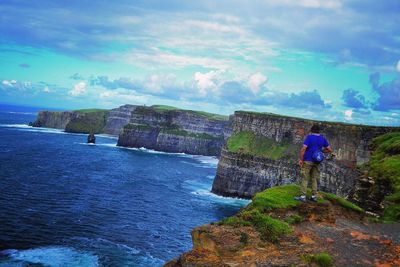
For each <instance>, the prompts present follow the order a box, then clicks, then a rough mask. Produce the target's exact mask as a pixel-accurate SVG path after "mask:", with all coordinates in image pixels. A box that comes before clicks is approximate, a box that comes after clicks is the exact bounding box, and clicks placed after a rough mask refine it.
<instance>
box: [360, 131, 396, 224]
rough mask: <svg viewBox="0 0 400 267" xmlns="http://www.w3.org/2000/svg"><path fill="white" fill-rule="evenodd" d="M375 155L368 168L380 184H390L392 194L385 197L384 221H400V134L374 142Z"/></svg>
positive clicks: (383, 136)
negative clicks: (386, 182)
mask: <svg viewBox="0 0 400 267" xmlns="http://www.w3.org/2000/svg"><path fill="white" fill-rule="evenodd" d="M372 146H373V153H372V157H371V160H370V161H369V162H368V163H367V165H366V168H367V170H368V175H369V176H371V177H373V178H374V179H375V181H376V182H377V183H378V184H381V183H384V182H385V181H388V182H390V184H391V188H392V193H391V194H390V195H388V196H386V197H385V203H384V204H385V205H384V206H385V209H384V214H383V220H385V221H400V132H394V133H388V134H384V135H381V136H378V137H377V138H375V139H374V140H373V145H372Z"/></svg>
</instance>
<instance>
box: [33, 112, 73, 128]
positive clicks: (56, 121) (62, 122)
mask: <svg viewBox="0 0 400 267" xmlns="http://www.w3.org/2000/svg"><path fill="white" fill-rule="evenodd" d="M77 115H78V114H77V113H76V112H74V111H40V112H39V113H38V117H37V119H36V121H34V122H32V123H30V125H31V126H33V127H45V128H55V129H65V127H66V126H67V124H68V123H69V122H70V121H71V119H73V118H76V117H77Z"/></svg>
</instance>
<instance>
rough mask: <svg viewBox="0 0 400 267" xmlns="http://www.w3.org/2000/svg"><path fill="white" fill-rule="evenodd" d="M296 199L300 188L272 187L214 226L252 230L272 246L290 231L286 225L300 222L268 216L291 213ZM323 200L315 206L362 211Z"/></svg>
mask: <svg viewBox="0 0 400 267" xmlns="http://www.w3.org/2000/svg"><path fill="white" fill-rule="evenodd" d="M299 195H300V187H299V186H298V185H294V184H291V185H283V186H275V187H272V188H269V189H266V190H264V191H263V192H260V193H258V194H256V195H255V196H254V197H253V199H252V202H251V203H250V204H249V205H247V207H246V208H244V209H243V210H241V211H240V212H239V213H238V214H236V215H235V216H232V217H228V218H225V219H223V220H222V221H220V222H218V223H217V224H218V225H230V226H234V227H240V226H253V227H255V228H256V229H257V231H258V232H259V233H260V238H261V239H262V240H264V241H271V242H276V241H278V240H279V238H280V237H283V236H286V235H289V234H290V233H291V232H292V229H291V227H290V225H289V224H295V223H300V222H302V221H303V220H304V218H303V217H301V216H300V215H298V214H292V215H290V216H288V217H287V218H282V219H277V218H273V217H271V216H270V215H268V214H270V212H271V211H272V210H274V209H292V208H294V207H296V206H298V205H300V204H301V202H300V201H297V200H294V197H295V196H299ZM322 195H323V196H324V197H325V196H327V200H325V199H320V200H319V203H321V204H322V203H324V202H326V201H332V202H333V203H334V204H339V205H341V206H342V207H344V208H347V209H350V210H354V211H357V212H360V211H362V209H361V208H359V207H357V206H356V205H354V204H352V203H350V202H349V201H347V200H345V199H343V198H340V197H337V196H335V195H333V194H328V193H322Z"/></svg>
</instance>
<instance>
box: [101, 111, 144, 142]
mask: <svg viewBox="0 0 400 267" xmlns="http://www.w3.org/2000/svg"><path fill="white" fill-rule="evenodd" d="M136 107H137V106H136V105H123V106H120V107H118V108H114V109H111V110H110V111H109V112H107V114H106V124H105V127H104V133H106V134H111V135H119V134H120V132H121V130H122V128H123V127H124V126H125V125H126V124H128V123H129V120H130V118H131V114H132V111H134V110H135V109H136Z"/></svg>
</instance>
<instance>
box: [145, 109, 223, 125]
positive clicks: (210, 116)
mask: <svg viewBox="0 0 400 267" xmlns="http://www.w3.org/2000/svg"><path fill="white" fill-rule="evenodd" d="M151 108H152V109H153V110H154V111H156V112H160V113H164V112H168V111H184V112H190V113H193V114H196V115H199V116H202V117H205V118H208V119H210V120H223V121H227V120H228V119H229V117H228V116H224V115H220V114H214V113H209V112H205V111H197V110H185V109H179V108H177V107H173V106H166V105H154V106H151Z"/></svg>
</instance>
